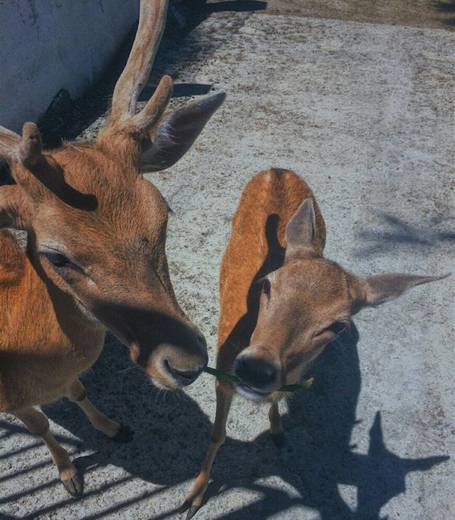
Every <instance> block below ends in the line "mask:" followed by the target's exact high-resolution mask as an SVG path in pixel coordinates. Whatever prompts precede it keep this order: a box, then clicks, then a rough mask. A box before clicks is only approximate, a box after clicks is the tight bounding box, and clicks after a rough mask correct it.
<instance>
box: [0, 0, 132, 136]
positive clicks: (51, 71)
mask: <svg viewBox="0 0 455 520" xmlns="http://www.w3.org/2000/svg"><path fill="white" fill-rule="evenodd" d="M138 7H139V2H138V0H0V125H2V126H5V127H7V128H10V129H11V130H15V131H18V130H19V129H20V128H21V126H22V123H23V122H24V121H27V120H29V121H34V120H36V119H37V117H38V116H39V115H40V114H41V113H42V112H43V111H44V110H45V109H46V108H47V106H48V105H49V103H50V102H51V100H52V98H53V97H54V96H55V94H56V93H57V92H58V90H59V89H61V88H65V89H67V90H68V91H69V92H70V94H71V97H72V98H75V97H78V96H80V95H81V94H82V93H83V92H84V90H85V89H86V88H87V87H88V86H89V85H90V84H91V83H92V82H93V81H95V80H96V79H98V77H99V76H100V73H102V71H103V67H105V66H106V64H107V63H108V62H109V60H110V58H112V56H113V55H114V53H115V51H116V50H117V49H118V46H119V44H121V42H122V40H123V39H124V38H125V36H126V35H127V34H128V32H129V31H130V30H131V29H132V28H133V26H134V24H135V21H136V20H137V17H138Z"/></svg>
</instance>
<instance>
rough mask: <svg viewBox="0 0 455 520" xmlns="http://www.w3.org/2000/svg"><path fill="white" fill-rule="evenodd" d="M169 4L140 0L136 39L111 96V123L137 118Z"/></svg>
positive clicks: (167, 1) (163, 1)
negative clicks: (138, 102)
mask: <svg viewBox="0 0 455 520" xmlns="http://www.w3.org/2000/svg"><path fill="white" fill-rule="evenodd" d="M168 3H169V0H141V4H140V15H139V26H138V29H137V33H136V37H135V39H134V43H133V47H132V49H131V52H130V55H129V58H128V62H127V64H126V66H125V69H124V70H123V72H122V74H121V76H120V78H119V79H118V81H117V84H116V86H115V89H114V95H113V97H112V110H111V117H110V120H111V121H112V123H115V122H116V121H119V120H122V119H123V120H124V119H128V118H129V117H131V116H132V115H134V112H135V109H136V102H137V99H138V97H139V94H140V93H141V91H142V90H143V88H144V86H145V83H146V81H147V79H148V76H149V74H150V70H151V68H152V65H153V61H154V59H155V55H156V53H157V50H158V47H159V44H160V41H161V37H162V35H163V32H164V28H165V25H166V14H167V8H168ZM171 88H172V85H171ZM166 97H167V96H160V97H159V99H157V101H158V102H159V101H163V100H164V101H165V100H166ZM163 109H164V108H163Z"/></svg>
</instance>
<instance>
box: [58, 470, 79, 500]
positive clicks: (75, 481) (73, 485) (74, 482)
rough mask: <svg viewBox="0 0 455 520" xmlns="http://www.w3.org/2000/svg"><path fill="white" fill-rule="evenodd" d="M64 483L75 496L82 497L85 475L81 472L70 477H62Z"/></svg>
mask: <svg viewBox="0 0 455 520" xmlns="http://www.w3.org/2000/svg"><path fill="white" fill-rule="evenodd" d="M62 484H63V486H64V487H65V489H66V490H67V491H68V493H69V494H70V495H71V496H72V497H74V498H80V497H81V496H82V495H83V494H84V477H83V476H82V474H81V473H79V472H77V473H76V474H75V475H74V476H73V477H71V478H69V479H66V480H63V479H62Z"/></svg>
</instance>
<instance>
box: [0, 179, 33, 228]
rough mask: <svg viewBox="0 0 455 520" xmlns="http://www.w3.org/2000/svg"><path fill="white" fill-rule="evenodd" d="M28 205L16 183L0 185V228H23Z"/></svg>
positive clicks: (27, 214) (26, 217)
mask: <svg viewBox="0 0 455 520" xmlns="http://www.w3.org/2000/svg"><path fill="white" fill-rule="evenodd" d="M28 216H29V207H28V204H27V202H26V199H25V196H24V193H23V191H22V189H21V188H20V187H19V186H18V185H17V184H15V185H12V186H10V185H9V186H1V187H0V229H1V228H5V227H10V228H16V229H25V228H26V226H27V222H28V220H29V218H28Z"/></svg>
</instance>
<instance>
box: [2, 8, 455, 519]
mask: <svg viewBox="0 0 455 520" xmlns="http://www.w3.org/2000/svg"><path fill="white" fill-rule="evenodd" d="M454 46H455V35H454V34H453V33H451V32H449V31H443V30H439V29H424V28H410V27H404V26H391V25H387V24H383V25H375V24H371V23H355V22H348V21H342V20H329V19H317V18H305V17H300V16H290V15H286V16H274V15H267V16H263V15H259V14H258V13H255V12H249V13H245V12H223V11H221V10H220V11H219V12H217V13H215V14H213V15H211V16H210V17H209V18H208V19H207V20H205V21H204V22H203V23H201V24H200V25H199V26H198V27H197V28H196V29H195V30H194V31H193V32H192V33H191V34H190V35H189V36H188V37H187V38H186V39H185V40H184V41H183V42H180V43H178V44H175V45H168V46H167V48H166V50H165V52H164V53H163V54H162V57H161V62H160V64H159V67H158V68H159V70H161V71H162V70H166V71H168V72H170V73H172V74H173V75H174V77H175V78H176V82H177V83H180V84H181V85H183V86H181V88H180V92H187V93H188V92H200V91H203V90H204V89H205V86H213V88H215V89H224V90H226V91H227V93H228V98H227V101H226V103H225V105H224V107H223V109H222V110H221V111H220V112H219V114H218V115H217V116H216V117H215V118H214V120H213V121H212V122H211V123H210V125H209V126H208V127H207V129H206V130H205V131H204V133H203V135H202V136H201V138H200V139H199V140H198V141H197V143H196V145H195V147H194V148H193V151H192V152H191V153H189V154H188V155H187V157H185V158H184V159H182V161H181V162H180V163H179V164H178V165H176V166H175V167H174V168H172V170H170V171H165V172H162V173H159V174H153V175H150V179H151V180H153V182H155V183H156V185H157V186H158V187H159V188H160V189H161V190H162V192H163V194H164V195H165V196H166V198H167V199H168V201H169V203H170V205H171V207H172V208H173V210H174V211H175V215H174V216H173V217H172V219H171V223H170V228H169V239H168V240H169V245H168V254H169V258H170V265H171V270H172V275H173V280H174V285H175V287H176V291H177V294H178V297H179V299H180V301H181V303H182V305H183V306H184V307H185V309H186V310H187V311H188V313H189V314H190V316H191V317H192V318H193V319H194V320H195V322H196V323H198V324H200V326H201V328H202V329H203V331H204V332H205V334H206V335H207V338H208V341H209V344H210V346H211V348H210V360H211V364H212V365H213V363H214V357H215V356H214V350H213V345H214V344H215V331H216V324H217V318H218V314H217V313H218V304H217V299H218V294H217V276H218V269H219V264H220V259H221V256H222V253H223V250H224V248H225V245H226V240H227V237H228V235H229V226H230V217H231V215H232V213H233V211H234V209H235V207H236V205H237V202H238V199H239V196H240V192H241V190H242V187H243V186H244V185H245V184H246V182H247V181H248V180H249V179H250V178H251V176H252V175H254V174H255V173H256V172H258V171H259V170H261V169H264V168H268V167H270V166H278V167H284V168H291V169H295V171H297V172H298V173H300V174H301V175H302V176H304V178H305V179H306V180H307V181H308V182H309V184H310V186H311V187H312V188H313V190H314V192H315V194H316V196H317V198H318V201H319V203H320V206H321V209H322V211H323V214H324V216H325V219H326V223H327V227H328V246H327V256H329V257H330V258H333V259H335V260H337V261H339V262H340V263H341V264H343V265H344V266H345V267H347V268H349V269H351V270H353V271H355V272H356V273H359V274H370V273H378V272H384V271H405V272H413V273H429V274H439V273H445V272H448V271H453V269H454V265H453V264H454V262H453V260H454V244H455V231H454V224H455V215H454V211H453V208H454V204H455V194H454V188H455V182H454V165H455V160H454V159H455V152H454V149H455V148H454V144H455V143H454V135H455V133H454V131H455V119H454V115H455V110H454V105H453V99H454V98H455V59H454ZM96 127H97V124H95V125H94V127H93V128H92V129H91V130H90V131H94V129H96ZM89 133H90V132H89ZM453 294H454V278H453V277H452V278H449V279H446V280H445V281H443V282H438V283H434V284H430V285H426V286H423V287H420V288H417V289H415V290H414V291H413V292H411V293H409V294H408V295H406V296H404V297H403V298H401V299H400V300H398V301H396V302H392V303H389V304H386V305H384V306H382V307H380V308H377V309H371V310H367V311H363V312H361V313H360V314H359V315H358V316H357V317H356V319H355V324H356V327H357V332H358V334H355V333H354V334H353V335H352V336H351V337H346V338H344V339H343V341H342V342H341V343H340V344H335V345H331V346H330V347H328V348H327V349H326V351H325V353H324V354H323V355H322V356H321V357H320V359H319V361H318V362H317V363H316V365H315V366H314V368H313V370H312V373H313V375H314V376H315V380H316V382H315V385H314V388H313V389H312V390H311V391H309V392H308V393H304V394H296V395H295V396H294V397H293V398H292V399H291V400H290V401H289V403H287V405H286V406H283V412H284V414H285V425H286V429H287V445H286V447H285V448H283V449H282V450H281V451H278V450H277V449H276V448H275V447H274V446H273V445H272V443H271V442H270V440H269V437H268V435H267V432H266V429H267V413H266V409H264V408H262V407H257V406H255V405H253V404H251V403H248V402H246V401H243V400H241V399H238V400H237V401H236V402H235V404H234V407H233V412H232V414H231V417H230V422H229V426H228V433H229V439H228V442H227V444H226V445H225V447H224V448H223V449H222V450H221V452H220V455H219V457H218V459H217V461H216V463H215V468H214V472H213V479H214V480H213V484H212V485H211V486H210V488H209V493H208V502H207V504H206V505H205V506H204V508H203V509H202V510H201V511H200V512H199V513H198V516H197V517H196V518H200V519H220V518H223V519H228V520H231V519H232V520H234V519H235V520H237V519H240V520H243V519H245V520H246V519H263V518H273V519H278V518H279V519H299V520H316V519H322V520H338V519H341V520H344V519H349V520H354V519H356V520H373V519H375V520H379V519H380V518H381V519H382V518H389V519H390V520H404V519H405V520H428V519H431V520H448V519H451V518H455V502H454V498H453V490H454V488H455V460H454V455H455V421H454V418H455V392H454V382H453V380H454V379H453V366H454V364H455V352H454V348H453V333H454V324H455V312H454V310H455V307H454V302H453ZM84 381H85V383H86V385H87V387H88V390H89V393H90V394H91V396H92V397H93V399H94V401H95V402H96V403H97V404H98V405H99V407H100V408H101V409H103V410H104V411H106V412H108V413H110V414H111V415H112V416H114V417H117V418H120V419H121V420H122V421H124V422H126V423H128V424H129V425H130V426H132V427H133V428H134V429H135V431H136V435H135V438H134V441H133V442H132V443H130V444H128V445H117V444H113V443H111V442H109V441H107V440H105V439H104V438H102V437H101V436H100V435H98V434H97V433H96V432H94V431H93V430H92V429H91V428H90V427H89V426H88V425H87V422H86V420H85V418H84V417H82V416H81V414H80V413H79V412H78V411H77V410H76V409H75V407H74V406H72V405H71V404H69V403H68V402H64V401H62V402H58V403H55V404H53V405H51V406H47V407H46V412H47V413H48V415H49V416H50V417H51V419H52V420H53V426H52V427H53V430H54V431H55V432H56V433H57V434H58V438H59V439H60V440H61V441H63V443H64V445H65V446H67V447H68V448H69V449H70V451H71V452H72V454H73V457H74V458H75V459H76V460H77V463H78V465H79V466H80V467H81V468H82V469H83V470H84V472H85V479H86V494H85V497H84V498H83V499H82V500H79V501H75V500H73V499H71V498H69V497H68V496H67V495H66V494H65V491H64V489H63V487H62V486H61V485H60V484H59V483H58V481H57V480H56V474H55V471H54V469H53V467H52V466H51V464H50V459H49V455H48V453H47V451H46V449H45V448H44V447H43V446H42V444H41V442H40V441H39V440H38V439H35V438H33V437H31V436H30V435H28V434H27V433H25V432H24V429H23V428H22V426H21V425H20V424H19V423H18V422H15V421H12V420H10V419H9V418H6V417H2V418H1V419H0V518H1V519H18V518H40V519H48V518H49V519H50V518H52V519H64V520H69V519H79V518H84V519H92V520H94V519H100V518H106V519H107V518H109V519H117V518H122V519H155V520H158V519H168V518H169V519H173V518H179V517H180V515H178V514H177V512H176V508H177V507H178V506H179V505H180V504H181V503H182V502H183V500H184V498H185V495H186V493H187V492H188V490H189V487H190V484H191V479H192V477H193V476H194V475H195V474H196V472H197V470H198V465H199V463H200V462H201V460H202V458H203V456H204V452H205V449H206V446H207V443H208V440H209V431H210V421H211V419H212V418H213V416H214V398H213V381H212V379H211V378H210V377H209V376H208V375H203V376H201V378H200V379H199V380H198V381H197V382H196V383H195V384H194V385H193V386H192V387H191V388H190V389H189V391H188V392H187V393H186V394H181V395H174V394H172V395H169V394H159V393H158V392H157V391H156V390H154V389H153V388H152V387H151V386H150V384H149V383H148V381H147V380H146V377H145V376H144V375H143V374H142V373H141V372H140V371H139V370H136V369H132V368H131V364H130V362H129V361H128V357H127V354H126V351H125V349H124V347H122V346H121V345H119V344H118V343H117V342H116V340H114V339H112V338H111V339H110V340H109V341H108V343H107V345H106V348H105V350H104V353H103V355H102V357H101V359H100V360H99V361H98V362H97V364H96V365H95V366H94V367H93V368H92V370H90V371H89V372H88V373H87V374H85V376H84Z"/></svg>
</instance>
